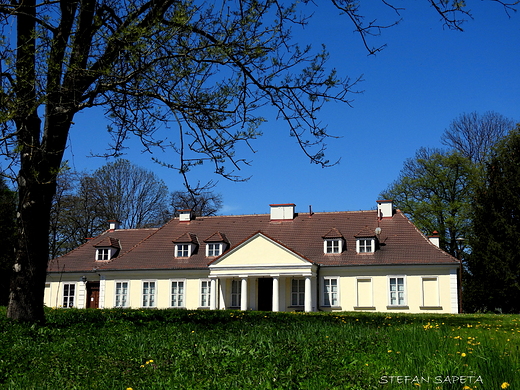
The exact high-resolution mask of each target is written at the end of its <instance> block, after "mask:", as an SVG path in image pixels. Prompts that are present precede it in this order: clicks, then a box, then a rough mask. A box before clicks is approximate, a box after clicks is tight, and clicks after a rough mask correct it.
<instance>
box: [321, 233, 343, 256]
mask: <svg viewBox="0 0 520 390" xmlns="http://www.w3.org/2000/svg"><path fill="white" fill-rule="evenodd" d="M322 238H323V253H326V254H328V255H332V254H336V253H341V252H343V245H344V242H345V240H344V238H343V235H342V234H341V233H340V231H339V230H338V229H336V228H332V229H330V230H329V232H328V233H327V234H325V235H324V236H322Z"/></svg>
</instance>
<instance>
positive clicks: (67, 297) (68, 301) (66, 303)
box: [63, 283, 76, 307]
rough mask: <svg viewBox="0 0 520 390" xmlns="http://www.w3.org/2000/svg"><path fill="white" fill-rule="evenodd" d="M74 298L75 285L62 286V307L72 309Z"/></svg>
mask: <svg viewBox="0 0 520 390" xmlns="http://www.w3.org/2000/svg"><path fill="white" fill-rule="evenodd" d="M75 296H76V285H75V284H72V283H67V284H64V285H63V307H74V297H75Z"/></svg>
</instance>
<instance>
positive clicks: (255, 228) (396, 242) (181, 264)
mask: <svg viewBox="0 0 520 390" xmlns="http://www.w3.org/2000/svg"><path fill="white" fill-rule="evenodd" d="M378 226H379V227H381V233H380V235H379V247H378V250H377V251H376V252H374V253H363V254H358V253H357V252H356V237H357V236H359V234H360V233H363V234H362V235H363V236H364V237H366V236H365V235H364V234H365V232H366V234H368V233H370V236H371V237H373V236H374V235H375V234H374V229H375V228H376V227H378ZM257 232H261V233H262V234H264V235H266V236H267V237H270V238H272V239H273V240H275V241H277V242H279V243H280V244H282V245H283V246H285V247H286V248H288V249H290V250H292V251H294V252H295V253H297V254H299V255H300V256H302V257H304V258H306V259H309V260H310V261H312V262H314V263H317V264H320V265H322V266H360V265H370V266H377V265H412V264H448V265H454V266H457V265H458V260H457V259H455V258H454V257H452V256H450V255H449V254H447V253H446V252H444V251H442V250H441V249H439V248H438V247H436V246H435V245H433V244H432V243H431V242H430V241H429V240H428V239H427V238H426V237H425V236H424V235H423V234H422V233H420V232H419V230H418V229H417V228H416V227H415V226H414V225H413V224H412V223H411V222H410V221H409V220H408V219H407V218H406V217H405V216H404V214H403V213H401V212H400V211H397V212H396V213H395V214H394V216H393V217H392V218H385V219H383V220H379V221H378V218H377V211H376V210H372V211H356V212H331V213H314V214H312V216H309V214H301V215H298V214H296V215H295V218H294V219H292V220H286V221H271V220H270V216H269V215H268V214H260V215H242V216H214V217H199V218H197V219H194V220H191V221H189V222H179V220H178V219H177V218H175V219H172V220H171V221H170V222H168V223H167V224H165V225H164V226H163V227H161V228H160V229H134V230H115V231H111V232H105V233H104V234H102V235H101V236H99V237H96V238H94V239H92V240H90V241H89V242H88V243H86V244H84V245H82V246H80V247H79V248H77V249H75V250H74V251H72V252H70V253H68V254H67V255H65V256H63V257H61V258H58V259H54V260H52V261H51V262H50V263H49V272H58V271H63V272H72V271H78V272H80V271H89V270H92V269H99V270H144V269H207V267H208V264H209V263H210V261H212V260H214V258H208V257H206V251H205V247H204V245H206V244H205V242H215V241H214V240H218V241H220V239H221V238H222V239H225V240H222V241H224V242H227V243H229V249H227V250H226V252H224V253H227V251H229V250H232V248H234V247H236V246H237V245H238V244H239V243H241V242H244V241H245V240H246V239H247V238H249V237H251V236H252V235H254V234H255V233H257ZM217 233H218V234H217ZM338 234H340V235H339V236H338V237H343V238H344V239H345V248H344V250H343V252H342V253H340V254H325V253H323V239H324V237H328V238H332V236H337V235H338ZM107 235H109V236H110V237H113V238H117V239H118V240H119V241H120V242H121V247H122V248H123V249H122V250H121V251H120V253H119V255H118V256H117V257H115V258H113V259H112V260H110V261H108V262H99V261H95V248H94V247H95V246H96V245H98V243H100V242H103V240H105V239H106V237H107ZM334 238H337V237H334ZM185 239H186V240H187V239H189V240H190V241H184V240H185ZM179 240H181V241H179ZM174 242H194V243H196V244H197V248H196V249H195V251H194V253H193V254H192V256H191V257H189V258H176V257H174V252H175V251H174V245H175V243H174Z"/></svg>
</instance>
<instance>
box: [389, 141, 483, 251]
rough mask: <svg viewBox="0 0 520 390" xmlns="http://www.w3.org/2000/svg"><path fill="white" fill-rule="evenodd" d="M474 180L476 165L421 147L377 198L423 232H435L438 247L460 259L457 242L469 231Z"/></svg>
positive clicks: (475, 178) (440, 151)
mask: <svg viewBox="0 0 520 390" xmlns="http://www.w3.org/2000/svg"><path fill="white" fill-rule="evenodd" d="M477 178H478V168H477V166H476V165H475V164H473V163H472V162H471V161H470V160H469V159H468V158H466V157H464V156H462V155H461V154H460V153H458V152H453V151H452V152H446V151H442V150H439V149H426V148H421V149H419V150H418V151H417V152H416V154H415V157H414V158H410V159H408V160H406V161H405V163H404V166H403V169H402V170H401V172H400V174H399V177H398V179H397V180H396V181H395V182H394V183H393V184H391V185H390V186H389V188H388V189H387V190H386V191H384V192H382V193H381V195H380V196H381V197H382V198H383V199H393V200H394V201H395V203H396V205H397V206H398V207H399V208H400V209H401V210H402V211H403V212H404V213H405V214H406V215H408V216H409V217H410V219H411V220H412V221H413V222H414V224H415V225H416V226H417V227H418V228H419V229H420V230H421V231H422V232H423V233H425V234H431V233H432V232H433V231H437V232H438V233H439V235H440V245H441V247H442V248H443V249H444V250H446V251H447V252H448V253H450V254H451V255H453V256H455V257H460V247H459V240H457V239H460V238H463V237H467V234H468V231H469V227H470V204H471V201H472V196H473V185H474V183H475V180H477Z"/></svg>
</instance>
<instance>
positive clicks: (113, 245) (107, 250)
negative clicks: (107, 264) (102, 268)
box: [94, 237, 121, 261]
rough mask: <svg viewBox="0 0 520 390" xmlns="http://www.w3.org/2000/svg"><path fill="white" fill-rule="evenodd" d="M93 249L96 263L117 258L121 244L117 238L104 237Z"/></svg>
mask: <svg viewBox="0 0 520 390" xmlns="http://www.w3.org/2000/svg"><path fill="white" fill-rule="evenodd" d="M94 247H95V248H96V261H108V260H111V259H113V258H114V257H116V256H117V254H118V253H119V251H120V250H121V243H120V242H119V240H118V239H117V238H113V237H105V238H104V239H103V240H102V241H100V242H98V243H97V244H96V245H94Z"/></svg>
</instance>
